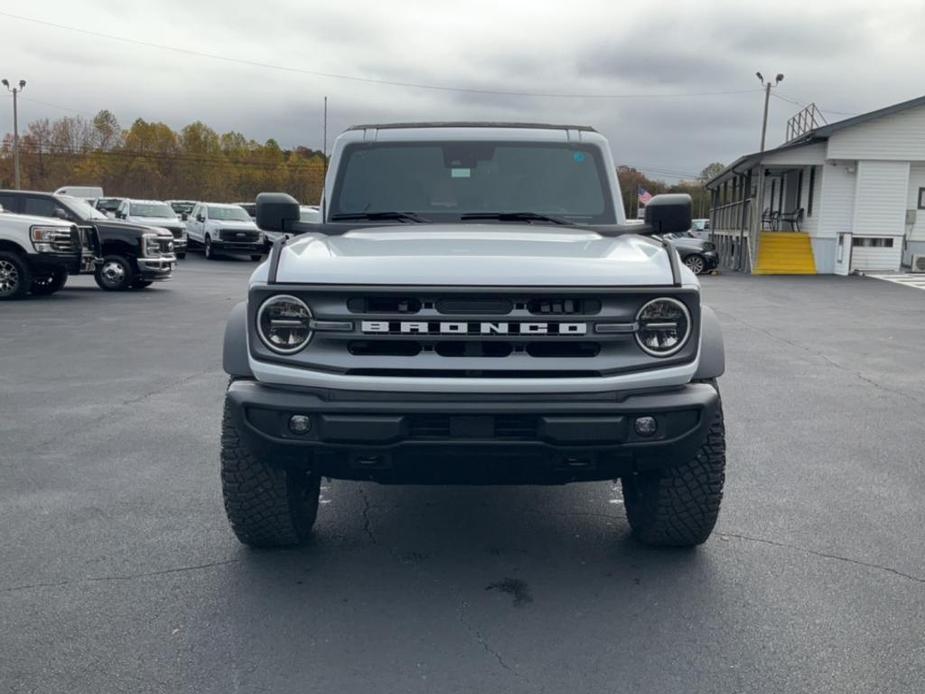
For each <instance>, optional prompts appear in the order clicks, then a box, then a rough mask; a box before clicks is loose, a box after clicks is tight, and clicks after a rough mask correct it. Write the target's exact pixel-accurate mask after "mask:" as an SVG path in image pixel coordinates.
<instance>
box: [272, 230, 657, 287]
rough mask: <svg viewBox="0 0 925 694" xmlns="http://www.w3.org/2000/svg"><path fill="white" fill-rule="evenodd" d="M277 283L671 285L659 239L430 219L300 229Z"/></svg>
mask: <svg viewBox="0 0 925 694" xmlns="http://www.w3.org/2000/svg"><path fill="white" fill-rule="evenodd" d="M276 279H277V281H278V282H291V283H303V282H310V283H312V284H395V285H460V286H572V287H575V286H601V285H605V286H641V285H665V284H671V282H672V276H671V264H670V261H669V258H668V254H667V253H666V252H665V250H664V248H662V247H661V246H660V245H659V244H658V243H657V242H655V241H652V240H650V239H647V238H644V237H641V236H635V235H633V234H624V235H622V236H617V237H606V236H602V235H600V234H598V233H596V232H594V231H590V230H584V229H571V228H565V229H564V228H562V227H556V226H541V225H518V226H516V227H515V226H513V225H506V224H446V225H440V224H428V225H420V226H416V227H415V228H409V226H402V227H397V226H391V227H387V228H383V227H377V228H374V229H372V228H369V229H355V230H353V231H350V232H347V233H346V234H344V235H342V236H325V235H322V234H305V235H303V236H300V237H298V239H295V240H293V241H291V242H290V243H288V244H287V245H285V246H283V249H282V252H281V254H280V260H279V266H278V269H277V273H276Z"/></svg>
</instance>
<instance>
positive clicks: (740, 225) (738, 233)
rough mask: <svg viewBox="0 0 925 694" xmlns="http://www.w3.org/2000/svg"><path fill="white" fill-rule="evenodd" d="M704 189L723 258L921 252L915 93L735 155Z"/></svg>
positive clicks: (866, 262) (865, 258)
mask: <svg viewBox="0 0 925 694" xmlns="http://www.w3.org/2000/svg"><path fill="white" fill-rule="evenodd" d="M707 188H708V189H709V190H711V191H712V193H713V210H712V227H713V234H714V240H715V241H716V242H717V246H718V247H719V249H720V252H721V256H722V261H723V264H724V265H726V266H727V267H734V268H736V269H740V270H745V271H749V272H754V273H759V274H809V273H817V272H818V273H832V272H838V273H847V272H851V271H856V270H862V271H863V270H880V271H882V270H899V269H900V268H901V266H902V265H908V264H909V262H910V260H911V257H912V255H913V254H925V97H920V98H918V99H913V100H911V101H906V102H903V103H900V104H895V105H893V106H889V107H887V108H883V109H880V110H878V111H872V112H870V113H865V114H863V115H860V116H856V117H853V118H848V119H846V120H843V121H840V122H838V123H833V124H831V125H825V126H822V127H818V128H815V129H813V130H809V131H807V132H804V133H802V134H800V135H799V136H797V137H795V138H794V139H792V140H791V141H790V142H787V143H785V144H783V145H781V146H780V147H777V148H775V149H771V150H767V151H765V152H760V153H755V154H749V155H746V156H743V157H740V158H739V159H737V160H736V161H735V162H734V163H733V164H731V165H730V166H728V167H726V169H725V170H724V171H723V172H722V173H720V174H719V175H718V176H716V177H715V178H713V179H712V180H711V181H709V182H708V183H707Z"/></svg>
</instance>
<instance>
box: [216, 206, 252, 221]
mask: <svg viewBox="0 0 925 694" xmlns="http://www.w3.org/2000/svg"><path fill="white" fill-rule="evenodd" d="M209 219H218V220H220V221H223V222H249V221H251V218H250V215H248V214H247V212H245V211H244V208H242V207H238V206H236V205H235V206H229V207H212V206H211V205H210V206H209Z"/></svg>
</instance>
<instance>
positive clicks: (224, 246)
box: [212, 239, 267, 255]
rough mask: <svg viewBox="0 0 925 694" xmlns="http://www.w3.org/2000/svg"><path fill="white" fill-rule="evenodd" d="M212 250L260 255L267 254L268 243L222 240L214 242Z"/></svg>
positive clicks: (214, 240)
mask: <svg viewBox="0 0 925 694" xmlns="http://www.w3.org/2000/svg"><path fill="white" fill-rule="evenodd" d="M212 249H213V250H216V251H222V252H223V253H247V254H250V255H258V254H261V255H262V254H263V253H266V252H267V243H266V241H254V242H242V241H223V240H221V239H213V240H212Z"/></svg>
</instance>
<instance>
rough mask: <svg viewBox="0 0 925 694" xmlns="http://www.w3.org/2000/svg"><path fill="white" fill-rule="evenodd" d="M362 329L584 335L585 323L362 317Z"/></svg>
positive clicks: (428, 332) (454, 333)
mask: <svg viewBox="0 0 925 694" xmlns="http://www.w3.org/2000/svg"><path fill="white" fill-rule="evenodd" d="M361 330H362V331H363V332H364V333H370V334H376V333H379V334H401V335H472V334H476V335H587V334H588V324H587V323H548V322H544V323H536V322H533V323H511V322H484V323H483V322H474V323H472V322H466V321H386V320H365V321H362V324H361Z"/></svg>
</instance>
